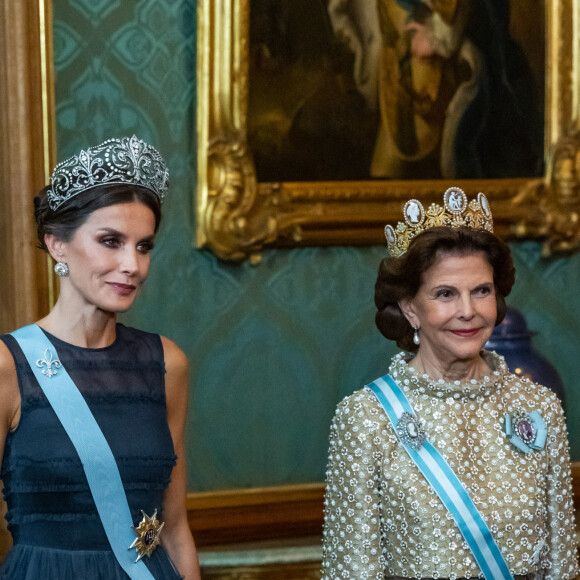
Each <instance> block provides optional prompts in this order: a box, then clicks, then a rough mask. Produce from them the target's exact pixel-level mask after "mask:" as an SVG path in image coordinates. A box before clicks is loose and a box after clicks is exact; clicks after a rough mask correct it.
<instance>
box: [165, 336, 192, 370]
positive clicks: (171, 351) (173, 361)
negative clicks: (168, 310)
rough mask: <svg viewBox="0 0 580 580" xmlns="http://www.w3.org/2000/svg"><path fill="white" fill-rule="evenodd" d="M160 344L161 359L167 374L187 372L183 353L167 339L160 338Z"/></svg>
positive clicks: (185, 358)
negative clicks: (162, 358) (163, 360)
mask: <svg viewBox="0 0 580 580" xmlns="http://www.w3.org/2000/svg"><path fill="white" fill-rule="evenodd" d="M161 344H162V345H163V357H164V359H165V366H166V368H167V372H168V373H169V372H171V373H177V374H179V373H185V374H187V372H188V363H187V357H186V356H185V353H184V352H183V351H182V350H181V349H180V348H179V347H178V346H177V345H176V344H175V343H174V342H173V341H172V340H170V339H169V338H167V337H165V336H162V337H161Z"/></svg>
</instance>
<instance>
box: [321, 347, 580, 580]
mask: <svg viewBox="0 0 580 580" xmlns="http://www.w3.org/2000/svg"><path fill="white" fill-rule="evenodd" d="M405 357H408V355H405V354H403V353H400V354H398V355H396V356H395V357H394V358H393V361H392V364H391V366H390V368H389V373H390V374H391V376H392V377H393V379H394V380H395V381H396V382H397V384H398V385H399V386H400V387H401V388H402V389H403V391H404V393H405V395H406V396H407V398H408V399H409V401H410V403H411V406H412V407H413V408H414V410H415V413H416V414H417V415H418V417H419V418H420V420H421V421H422V424H423V426H424V429H425V432H426V435H427V439H428V440H429V441H430V442H431V443H432V444H433V445H435V447H436V448H437V449H438V450H439V452H440V453H441V454H442V455H443V457H444V458H445V460H446V461H447V462H448V464H449V465H450V466H451V468H452V469H453V470H454V471H455V473H456V474H457V476H458V477H459V479H460V480H461V482H462V484H463V485H464V486H465V488H466V489H467V491H468V493H469V495H470V496H471V498H472V499H473V502H474V503H475V505H476V506H477V509H478V510H479V512H480V513H481V515H482V516H483V519H484V520H485V522H486V523H487V525H488V527H489V528H490V530H491V532H492V535H493V536H494V538H495V540H496V542H497V544H498V546H499V548H500V549H501V552H502V554H503V557H504V559H505V560H506V562H507V564H508V566H509V568H510V571H511V573H512V575H514V578H515V579H524V578H525V579H540V578H541V579H546V580H567V579H571V578H576V576H577V574H578V564H577V557H576V537H575V531H574V530H575V523H574V511H573V510H574V508H573V497H572V486H571V477H570V458H569V449H568V440H567V432H566V424H565V422H564V414H563V411H562V407H561V405H560V402H559V400H558V398H557V397H556V395H555V394H554V393H553V392H552V391H550V390H549V389H547V388H546V387H542V386H540V385H537V384H535V383H533V382H532V381H530V380H529V379H525V378H521V377H518V376H517V375H514V374H512V373H510V372H509V370H508V368H507V366H506V364H505V361H504V360H503V358H502V357H500V356H499V355H497V354H495V353H484V357H485V358H486V362H487V363H488V365H489V366H490V369H491V370H490V373H489V376H487V377H485V378H484V379H483V380H480V381H475V380H474V381H468V382H460V381H455V382H453V383H448V382H445V381H443V380H439V381H433V380H431V379H430V378H429V377H428V376H427V375H419V374H418V373H416V372H415V371H414V369H412V368H411V367H409V366H408V364H407V361H406V359H405ZM518 410H522V411H525V412H528V413H529V412H531V411H534V410H536V411H539V413H540V414H541V416H542V417H543V419H544V421H545V423H546V427H547V439H546V444H545V446H544V448H543V449H541V450H532V451H531V452H529V453H525V452H523V451H521V450H520V449H518V448H517V447H516V446H515V445H514V444H513V443H512V442H511V441H510V440H509V439H508V437H507V436H506V435H505V415H506V414H510V415H511V414H513V413H514V412H517V411H518ZM326 477H327V488H326V499H325V526H324V555H323V569H322V578H323V579H324V580H335V579H340V580H345V579H356V580H367V579H372V580H385V579H387V580H390V579H397V578H413V579H415V578H417V579H431V578H449V579H463V578H468V579H471V578H483V576H482V575H481V572H480V569H479V566H478V565H477V563H476V562H475V559H474V557H473V555H472V553H471V551H470V550H469V547H468V545H467V543H466V542H465V540H464V539H463V536H462V535H461V533H460V532H459V529H458V527H457V526H456V524H455V522H454V520H453V518H452V517H451V515H450V514H449V512H448V511H447V509H446V508H445V507H444V505H443V504H442V503H441V500H440V499H439V497H438V496H437V495H436V493H435V491H434V490H433V489H432V488H431V486H430V485H429V484H428V483H427V481H426V479H425V478H424V476H423V475H422V474H421V472H420V471H419V469H418V468H417V467H416V465H415V464H414V463H413V462H412V460H411V459H410V458H409V456H408V455H407V453H406V451H405V450H404V448H403V447H402V445H401V444H400V443H399V441H398V439H397V436H396V434H395V431H394V429H393V427H392V425H391V423H390V421H389V419H388V418H387V416H386V413H385V412H384V411H383V408H382V407H381V406H380V404H379V402H378V401H377V399H376V397H375V395H374V394H373V393H372V391H371V390H370V389H368V388H367V387H365V388H363V389H361V390H360V391H357V392H355V393H354V394H353V395H351V396H349V397H346V398H345V399H344V400H343V401H342V402H341V403H340V404H339V405H338V408H337V411H336V415H335V417H334V421H333V423H332V427H331V434H330V450H329V461H328V469H327V473H326Z"/></svg>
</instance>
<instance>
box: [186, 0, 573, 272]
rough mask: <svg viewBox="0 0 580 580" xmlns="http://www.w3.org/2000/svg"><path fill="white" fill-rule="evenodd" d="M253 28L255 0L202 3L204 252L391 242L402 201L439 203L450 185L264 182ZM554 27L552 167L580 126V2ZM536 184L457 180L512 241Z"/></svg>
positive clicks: (551, 14)
mask: <svg viewBox="0 0 580 580" xmlns="http://www.w3.org/2000/svg"><path fill="white" fill-rule="evenodd" d="M249 20H250V0H198V4H197V34H198V36H197V91H198V93H197V96H198V101H197V162H198V168H197V169H198V175H197V190H196V200H195V208H196V240H195V244H196V246H197V247H204V248H208V249H210V250H212V251H213V252H214V253H215V254H216V255H217V256H219V257H220V258H222V259H226V260H243V259H246V258H248V257H256V256H257V255H259V252H260V251H261V250H262V248H263V247H264V246H266V245H271V244H274V245H278V246H303V245H329V244H348V245H355V244H374V243H384V239H383V237H382V229H383V226H384V224H385V223H386V222H388V221H396V220H397V219H400V212H401V201H403V200H407V199H409V197H410V196H413V197H420V198H421V200H424V201H425V202H426V203H430V202H431V201H435V200H438V199H440V197H441V194H442V192H443V191H444V190H445V188H446V187H448V186H449V185H451V182H449V181H438V180H436V181H433V180H431V181H429V180H425V181H343V182H307V183H304V182H299V183H298V182H297V183H259V182H258V181H257V179H256V173H255V170H254V165H253V162H252V155H251V151H250V150H249V147H248V142H247V131H246V120H247V109H248V73H249ZM545 20H546V24H545V37H546V76H545V80H546V82H545V86H546V91H545V126H544V136H545V137H544V140H545V158H546V162H547V161H548V156H549V152H550V148H551V146H552V145H553V144H555V143H556V142H558V141H559V140H560V138H562V137H563V136H565V135H566V134H567V133H568V132H570V131H571V129H572V127H573V125H574V123H577V122H578V119H577V113H578V109H579V102H580V98H579V92H580V88H579V86H578V85H579V79H580V75H579V71H578V68H579V67H580V56H579V53H580V49H579V43H580V33H579V28H580V24H579V22H580V0H546V5H545ZM547 166H548V163H546V167H547ZM533 181H534V180H531V179H528V178H521V179H520V178H513V179H486V180H465V181H458V180H454V181H453V185H457V186H459V187H462V188H464V189H466V190H467V191H468V192H469V193H470V194H474V193H476V192H477V191H484V192H485V193H486V195H487V196H488V198H489V199H490V202H491V204H492V207H493V210H494V218H495V230H496V232H497V233H498V234H499V235H500V236H503V237H507V236H510V235H515V234H517V233H518V232H519V233H520V234H524V235H525V234H526V233H527V232H528V230H527V229H526V227H525V223H526V219H527V216H528V214H529V211H530V210H531V209H532V206H533V204H534V200H533V199H532V198H531V197H530V196H527V197H525V196H524V197H525V199H523V200H521V201H520V202H519V203H513V201H514V198H516V196H517V195H518V194H519V193H520V192H522V190H525V189H526V188H527V187H528V186H529V185H530V183H531V182H533ZM535 181H536V182H537V181H538V180H537V179H536V180H535ZM520 197H521V196H520ZM516 224H519V225H518V227H517V228H516ZM522 224H523V226H522ZM536 230H538V228H536Z"/></svg>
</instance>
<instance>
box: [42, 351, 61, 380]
mask: <svg viewBox="0 0 580 580" xmlns="http://www.w3.org/2000/svg"><path fill="white" fill-rule="evenodd" d="M36 366H37V367H38V368H40V369H42V367H43V366H46V368H45V369H42V371H41V372H42V374H43V375H45V376H46V377H48V378H49V379H50V378H52V376H53V375H56V374H57V373H58V371H57V370H56V369H59V368H60V367H61V366H62V365H61V364H60V361H59V360H58V359H57V358H55V359H53V358H52V351H51V350H50V349H49V348H47V349H46V350H45V351H44V359H42V358H39V359H38V360H37V361H36ZM53 366H54V369H53V368H52V367H53Z"/></svg>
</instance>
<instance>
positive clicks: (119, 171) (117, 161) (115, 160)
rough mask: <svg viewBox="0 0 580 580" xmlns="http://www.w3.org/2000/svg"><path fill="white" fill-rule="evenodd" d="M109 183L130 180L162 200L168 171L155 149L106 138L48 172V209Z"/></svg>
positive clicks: (134, 139)
mask: <svg viewBox="0 0 580 580" xmlns="http://www.w3.org/2000/svg"><path fill="white" fill-rule="evenodd" d="M112 183H131V184H134V185H139V186H141V187H145V188H147V189H149V190H151V191H152V192H153V193H155V194H156V195H157V196H158V197H159V201H160V202H161V203H163V199H164V198H165V194H166V193H167V188H168V185H169V172H168V170H167V166H166V165H165V162H164V161H163V158H162V157H161V155H160V154H159V151H157V149H155V147H152V146H151V145H148V144H147V143H145V141H142V140H141V139H138V138H137V137H135V135H133V136H132V137H123V138H122V139H108V140H107V141H105V142H104V143H101V144H100V145H97V146H96V147H89V148H88V149H87V150H86V151H81V152H80V153H79V154H78V155H73V156H72V157H70V158H69V159H67V160H65V161H62V162H61V163H59V164H58V165H57V166H56V167H55V168H54V171H53V172H52V175H51V176H50V187H49V189H48V190H47V193H46V195H47V197H48V205H49V206H50V208H51V209H52V210H55V209H57V208H58V207H60V206H61V205H62V204H63V203H65V202H66V201H68V200H69V199H71V198H72V197H74V196H75V195H78V194H79V193H82V192H83V191H87V190H89V189H92V188H93V187H97V186H99V185H106V184H112Z"/></svg>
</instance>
